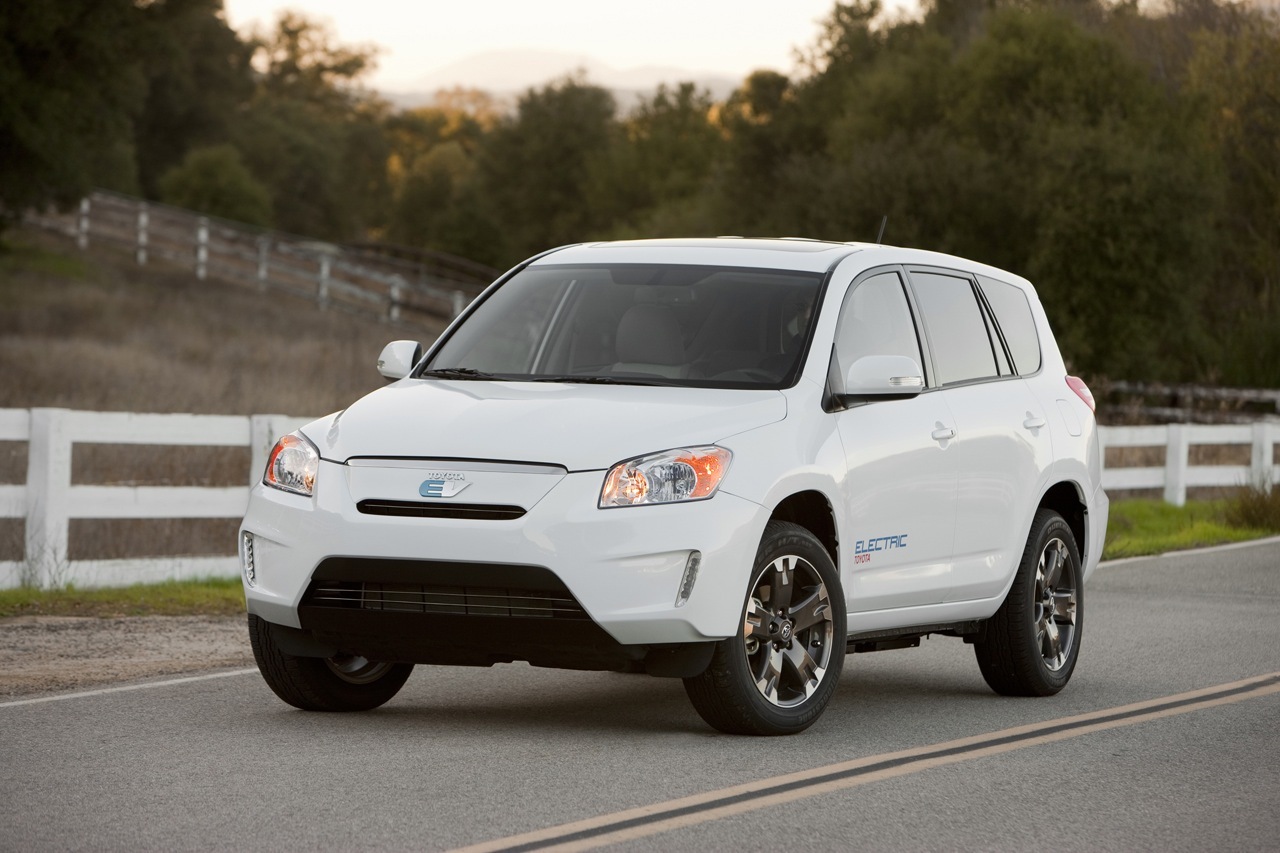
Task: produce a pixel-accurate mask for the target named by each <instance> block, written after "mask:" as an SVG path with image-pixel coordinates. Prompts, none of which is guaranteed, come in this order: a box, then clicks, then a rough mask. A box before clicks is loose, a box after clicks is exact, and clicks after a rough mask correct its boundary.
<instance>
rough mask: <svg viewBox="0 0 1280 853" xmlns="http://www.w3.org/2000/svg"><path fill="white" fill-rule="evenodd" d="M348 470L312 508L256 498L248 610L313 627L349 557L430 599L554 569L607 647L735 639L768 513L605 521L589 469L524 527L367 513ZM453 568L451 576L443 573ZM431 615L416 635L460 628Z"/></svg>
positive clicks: (325, 485)
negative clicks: (335, 570)
mask: <svg viewBox="0 0 1280 853" xmlns="http://www.w3.org/2000/svg"><path fill="white" fill-rule="evenodd" d="M345 467H346V466H343V465H340V464H337V463H333V462H324V461H322V462H321V463H320V471H319V473H318V476H317V478H316V490H315V495H314V496H313V497H311V498H306V497H301V496H297V495H292V494H287V493H284V492H280V491H278V490H276V489H270V488H266V487H264V486H262V485H258V486H256V487H254V489H253V491H252V493H251V495H250V500H249V508H248V512H247V513H246V515H245V519H244V522H243V524H242V526H241V531H242V534H243V533H244V532H248V533H251V534H252V536H253V559H254V582H253V583H252V584H249V583H248V582H246V584H245V598H246V601H247V604H248V609H249V612H250V613H253V614H255V615H257V616H259V617H260V618H262V619H265V620H266V621H268V622H271V623H275V624H277V625H281V626H287V627H292V628H306V627H308V626H307V625H305V624H304V620H303V619H302V618H301V616H300V605H303V597H304V594H306V593H307V590H308V588H309V587H311V585H312V581H313V575H315V573H316V570H317V568H318V567H320V566H321V565H322V564H323V563H325V562H326V561H331V560H332V559H333V558H352V559H354V560H358V561H365V562H366V563H368V564H370V565H375V564H377V565H381V564H385V565H392V564H394V565H397V566H399V567H400V569H402V570H403V571H405V572H409V573H410V575H411V576H412V577H408V578H407V579H408V580H411V581H415V582H418V583H420V584H421V585H422V586H423V587H424V588H428V587H431V586H432V585H433V584H435V583H436V582H437V581H439V582H444V581H445V580H447V579H442V578H441V577H440V574H441V572H445V573H449V572H450V571H455V570H456V571H461V572H463V573H464V574H465V573H466V572H467V566H470V565H475V564H484V565H489V566H516V567H532V568H541V569H545V570H546V571H547V572H548V573H549V575H551V576H554V578H555V579H558V581H559V582H560V583H562V584H563V586H564V588H565V589H567V590H568V592H569V593H570V594H571V596H572V598H573V599H575V600H576V602H577V603H578V604H580V605H581V608H582V610H583V611H585V614H586V616H587V617H589V619H590V621H591V622H592V623H594V625H595V626H598V628H599V629H600V630H602V632H603V636H604V637H606V638H611V639H612V640H614V641H616V642H617V643H619V644H622V645H637V644H659V645H662V644H677V643H698V642H705V641H709V640H718V639H723V638H724V637H727V636H729V635H731V634H733V633H735V632H736V631H738V630H740V625H739V619H740V618H741V613H742V603H743V600H744V596H745V594H746V587H747V583H748V581H749V574H750V569H751V566H752V563H753V561H754V558H755V552H756V549H757V546H758V544H759V542H760V536H761V535H762V533H763V530H764V526H765V524H766V522H767V521H768V516H769V513H768V511H767V510H766V509H765V508H764V507H762V506H760V505H758V504H755V503H753V502H751V501H747V500H744V499H742V498H739V497H736V496H734V495H730V494H726V493H723V492H722V493H720V494H717V495H716V496H715V497H714V498H712V499H710V500H706V501H698V502H690V503H684V504H670V505H660V506H640V507H626V508H618V509H606V510H601V509H598V508H597V506H596V502H597V500H598V497H599V492H600V486H601V482H602V479H603V475H602V474H601V473H600V472H582V473H572V474H566V475H564V476H563V477H562V478H561V479H560V480H559V482H557V483H556V484H555V485H554V487H552V488H551V489H550V490H549V491H548V492H547V493H546V494H545V495H544V496H542V497H541V499H539V500H537V502H536V503H534V505H533V506H531V507H529V508H528V509H527V512H526V513H525V514H524V515H523V516H521V517H519V518H514V519H501V520H492V519H485V520H476V519H458V518H417V517H394V516H386V515H370V514H366V513H363V512H361V511H359V510H358V509H357V506H356V503H357V501H356V499H355V498H354V497H353V496H352V494H351V492H350V490H349V488H348V478H347V477H346V476H345V475H344V473H345V472H344V468H345ZM242 539H243V535H242ZM692 551H698V552H700V554H701V564H700V567H699V569H698V575H697V582H696V584H695V585H694V588H693V591H692V594H691V595H690V596H689V599H688V601H687V603H685V604H684V605H683V606H681V607H676V606H675V602H676V598H677V595H678V593H679V587H680V583H681V579H682V577H683V575H684V571H685V567H686V564H687V563H688V560H689V554H690V552H692ZM449 564H455V565H454V566H453V568H452V569H449V570H446V569H442V568H440V567H441V566H448V565H449ZM329 565H332V562H330V563H329ZM419 571H420V578H419V577H418V576H416V573H418V572H419ZM397 578H398V580H400V581H401V582H403V581H404V580H405V579H406V578H404V577H400V576H397ZM301 609H302V610H303V611H305V610H306V607H305V606H303V607H302V608H301ZM427 610H428V611H429V610H430V608H427ZM415 615H416V614H415ZM429 615H430V614H429V613H428V618H427V619H418V621H417V622H416V624H419V625H425V624H431V623H433V622H442V621H443V622H449V623H453V622H455V621H456V620H453V619H449V620H432V619H430V618H429ZM481 615H482V616H485V615H487V616H489V617H491V616H492V614H484V613H481ZM351 618H358V619H362V620H364V622H363V623H362V624H363V625H364V626H365V627H364V628H363V629H362V630H365V631H368V630H371V629H370V628H369V625H370V624H372V625H375V626H376V624H378V620H383V621H384V622H385V623H386V624H387V625H388V626H390V625H391V624H392V623H396V624H398V625H400V626H401V631H399V633H403V628H404V624H405V623H404V615H403V614H398V613H397V614H391V613H387V614H378V613H376V612H375V613H373V614H369V613H365V614H363V615H360V616H353V617H351ZM467 624H471V623H467ZM410 630H412V629H410ZM450 630H451V631H452V630H454V629H452V628H451V629H450ZM517 657H519V655H517Z"/></svg>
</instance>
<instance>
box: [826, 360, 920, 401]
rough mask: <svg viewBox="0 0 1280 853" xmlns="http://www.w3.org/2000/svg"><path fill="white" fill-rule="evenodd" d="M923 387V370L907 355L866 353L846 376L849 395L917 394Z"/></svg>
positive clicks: (893, 395)
mask: <svg viewBox="0 0 1280 853" xmlns="http://www.w3.org/2000/svg"><path fill="white" fill-rule="evenodd" d="M923 390H924V371H923V370H921V369H920V365H918V364H916V360H915V359H914V358H908V357H907V356H905V355H864V356H863V357H862V358H860V359H858V360H857V361H855V362H854V363H853V365H852V366H851V367H850V368H849V372H848V373H846V374H845V378H844V395H843V396H846V397H873V398H874V397H881V398H883V397H914V396H915V395H917V394H919V393H920V392H921V391H923Z"/></svg>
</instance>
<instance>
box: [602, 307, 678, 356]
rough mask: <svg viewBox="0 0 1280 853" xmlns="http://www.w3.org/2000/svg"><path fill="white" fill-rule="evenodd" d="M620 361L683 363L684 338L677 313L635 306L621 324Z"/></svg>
mask: <svg viewBox="0 0 1280 853" xmlns="http://www.w3.org/2000/svg"><path fill="white" fill-rule="evenodd" d="M617 350H618V361H621V362H628V363H635V364H683V363H684V360H685V357H684V336H683V334H682V333H681V331H680V321H679V319H678V318H677V317H676V312H675V311H673V310H671V308H669V307H668V306H666V305H658V304H654V303H642V304H640V305H632V306H631V307H630V308H628V309H627V313H625V314H623V315H622V320H621V321H620V322H619V323H618V339H617Z"/></svg>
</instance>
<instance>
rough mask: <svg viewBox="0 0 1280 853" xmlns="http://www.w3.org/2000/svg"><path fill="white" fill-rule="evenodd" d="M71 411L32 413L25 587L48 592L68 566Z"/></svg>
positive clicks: (24, 573)
mask: <svg viewBox="0 0 1280 853" xmlns="http://www.w3.org/2000/svg"><path fill="white" fill-rule="evenodd" d="M69 414H70V413H69V412H68V411H67V410H66V409H32V410H31V415H30V417H31V421H30V437H29V439H28V444H27V531H26V566H25V567H24V571H23V575H24V576H23V581H24V582H25V583H28V584H30V585H32V586H38V587H48V586H53V585H55V584H57V583H58V582H60V580H61V579H62V575H63V574H64V571H65V568H66V565H67V535H68V530H69V528H70V522H69V521H68V519H67V492H68V491H69V490H70V488H71V442H70V440H69V439H68V437H67V416H68V415H69Z"/></svg>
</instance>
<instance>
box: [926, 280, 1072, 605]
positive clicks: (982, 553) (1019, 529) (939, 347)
mask: <svg viewBox="0 0 1280 853" xmlns="http://www.w3.org/2000/svg"><path fill="white" fill-rule="evenodd" d="M909 276H910V281H911V288H912V292H913V293H914V296H915V301H916V304H917V305H918V306H919V310H920V314H921V318H922V320H923V324H924V327H925V330H926V334H927V337H928V342H929V352H930V354H931V356H932V363H933V368H934V371H935V376H936V379H937V382H938V384H939V386H940V387H941V391H940V393H939V396H940V397H941V398H942V400H943V401H944V402H945V404H946V407H947V410H948V412H949V414H950V416H951V417H952V418H954V422H955V428H956V433H957V435H956V439H955V447H954V453H953V454H952V456H953V459H954V461H955V464H956V469H957V475H958V481H957V491H956V525H955V539H954V545H953V555H952V559H953V571H952V575H951V584H950V589H949V591H948V592H947V595H946V597H947V600H948V601H967V600H974V599H984V598H991V597H993V596H997V595H1000V594H1001V593H1002V592H1003V590H1004V586H1005V584H1006V583H1007V581H1008V579H1009V577H1010V575H1011V574H1012V572H1013V571H1014V569H1015V567H1016V566H1017V563H1018V561H1019V559H1020V558H1021V556H1022V550H1023V546H1024V545H1025V544H1026V538H1027V533H1028V527H1027V526H1028V524H1029V521H1030V518H1031V514H1032V512H1033V510H1034V506H1035V500H1036V498H1037V494H1036V491H1037V489H1038V488H1039V484H1040V482H1041V480H1042V476H1043V475H1044V474H1045V472H1046V471H1047V469H1048V468H1049V467H1050V466H1051V465H1052V464H1053V446H1052V441H1051V438H1050V434H1049V429H1048V426H1047V419H1046V413H1045V411H1044V406H1043V405H1042V404H1041V402H1040V401H1039V399H1038V398H1037V397H1036V396H1035V395H1034V394H1033V393H1032V392H1031V390H1030V389H1029V388H1028V387H1027V385H1026V382H1025V381H1024V380H1023V379H1021V378H1020V377H1019V376H1018V374H1017V372H1016V371H1015V369H1014V366H1013V360H1012V358H1011V356H1010V350H1009V347H1008V344H1007V342H1006V340H1005V338H1004V336H1003V335H1002V334H1001V331H1000V327H999V326H998V325H997V324H996V323H995V322H994V319H993V316H992V315H993V312H992V310H991V308H990V305H989V303H988V302H987V300H986V299H985V297H984V296H983V294H982V291H980V290H979V288H978V283H977V281H976V280H975V279H974V278H973V277H971V276H969V275H968V274H966V273H962V272H957V271H954V270H942V269H934V268H912V269H911V270H910V271H909ZM1037 366H1038V365H1037Z"/></svg>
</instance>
